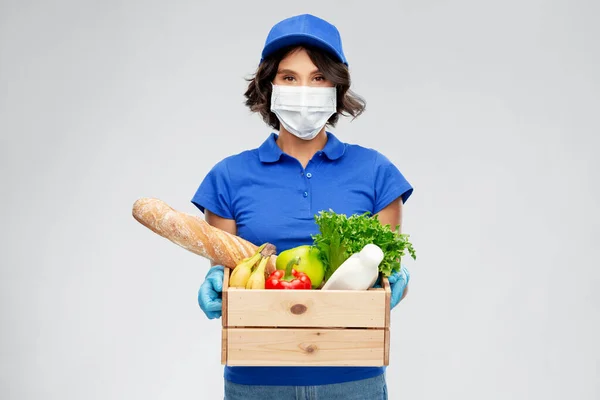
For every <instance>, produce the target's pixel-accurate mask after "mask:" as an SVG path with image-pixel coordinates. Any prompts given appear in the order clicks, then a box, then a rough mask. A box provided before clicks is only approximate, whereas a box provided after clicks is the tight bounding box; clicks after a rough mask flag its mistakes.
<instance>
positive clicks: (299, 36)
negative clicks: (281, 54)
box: [260, 14, 348, 65]
mask: <svg viewBox="0 0 600 400" xmlns="http://www.w3.org/2000/svg"><path fill="white" fill-rule="evenodd" d="M299 44H307V45H312V46H315V47H318V48H320V49H322V50H325V51H327V52H329V53H330V54H331V55H333V56H334V57H335V58H336V59H338V60H339V61H340V62H342V63H344V64H346V65H348V61H347V60H346V56H345V55H344V51H343V50H342V38H341V36H340V32H339V31H338V30H337V28H336V27H335V26H333V25H332V24H330V23H329V22H327V21H325V20H324V19H321V18H318V17H315V16H314V15H310V14H302V15H296V16H294V17H290V18H287V19H284V20H283V21H280V22H278V23H277V24H276V25H275V26H273V27H272V28H271V31H269V35H268V36H267V41H266V42H265V47H264V48H263V51H262V58H261V59H260V62H262V61H263V60H264V59H265V58H266V57H268V56H269V55H271V54H273V53H274V52H276V51H277V50H279V49H282V48H284V47H287V46H290V45H299Z"/></svg>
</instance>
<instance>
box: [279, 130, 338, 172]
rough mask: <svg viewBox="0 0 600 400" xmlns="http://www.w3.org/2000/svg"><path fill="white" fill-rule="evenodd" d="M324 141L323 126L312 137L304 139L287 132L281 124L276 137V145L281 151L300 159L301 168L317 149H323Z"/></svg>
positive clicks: (325, 139) (325, 137)
mask: <svg viewBox="0 0 600 400" xmlns="http://www.w3.org/2000/svg"><path fill="white" fill-rule="evenodd" d="M326 143H327V133H326V132H325V127H323V129H321V131H320V132H319V133H318V134H317V136H315V138H314V139H311V140H304V139H300V138H298V137H296V136H294V135H293V134H291V133H289V132H288V131H287V130H286V129H285V128H284V127H283V126H282V127H281V129H280V130H279V136H278V138H277V146H279V148H280V149H281V151H283V152H284V153H286V154H287V155H289V156H291V157H294V158H295V159H297V160H298V161H300V164H302V168H306V165H307V164H308V162H309V161H310V159H311V158H312V157H313V156H314V155H315V153H316V152H317V151H319V150H323V148H324V147H325V144H326Z"/></svg>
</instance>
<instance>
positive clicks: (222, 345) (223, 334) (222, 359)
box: [221, 328, 227, 365]
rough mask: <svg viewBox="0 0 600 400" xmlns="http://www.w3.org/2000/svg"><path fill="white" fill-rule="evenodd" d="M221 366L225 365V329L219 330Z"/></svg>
mask: <svg viewBox="0 0 600 400" xmlns="http://www.w3.org/2000/svg"><path fill="white" fill-rule="evenodd" d="M221 364H223V365H225V364H227V328H221Z"/></svg>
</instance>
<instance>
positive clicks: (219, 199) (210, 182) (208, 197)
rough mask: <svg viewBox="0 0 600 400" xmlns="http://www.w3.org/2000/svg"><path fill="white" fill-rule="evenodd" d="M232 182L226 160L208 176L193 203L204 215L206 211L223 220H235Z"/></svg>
mask: <svg viewBox="0 0 600 400" xmlns="http://www.w3.org/2000/svg"><path fill="white" fill-rule="evenodd" d="M230 188H231V181H230V179H229V171H228V169H227V164H226V160H222V161H220V162H219V163H217V164H216V165H215V166H214V167H213V168H212V169H211V170H210V171H209V172H208V174H207V175H206V177H205V178H204V180H203V181H202V183H200V186H199V187H198V190H197V191H196V194H194V197H192V203H193V204H194V205H195V206H196V207H198V208H199V209H200V211H202V212H203V213H204V212H205V210H206V209H208V210H209V211H210V212H212V213H214V214H217V215H218V216H220V217H222V218H227V219H233V212H232V210H231V197H230Z"/></svg>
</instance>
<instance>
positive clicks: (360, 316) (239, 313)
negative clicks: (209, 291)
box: [226, 288, 386, 328]
mask: <svg viewBox="0 0 600 400" xmlns="http://www.w3.org/2000/svg"><path fill="white" fill-rule="evenodd" d="M385 301H386V294H385V291H384V290H360V291H359V290H356V291H354V290H245V289H238V288H229V290H228V293H227V303H228V305H227V311H228V316H227V321H226V322H227V324H228V325H227V326H228V327H236V326H238V327H239V326H246V327H292V326H297V327H317V328H318V327H350V328H353V327H359V328H384V327H385V326H386V308H385Z"/></svg>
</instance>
